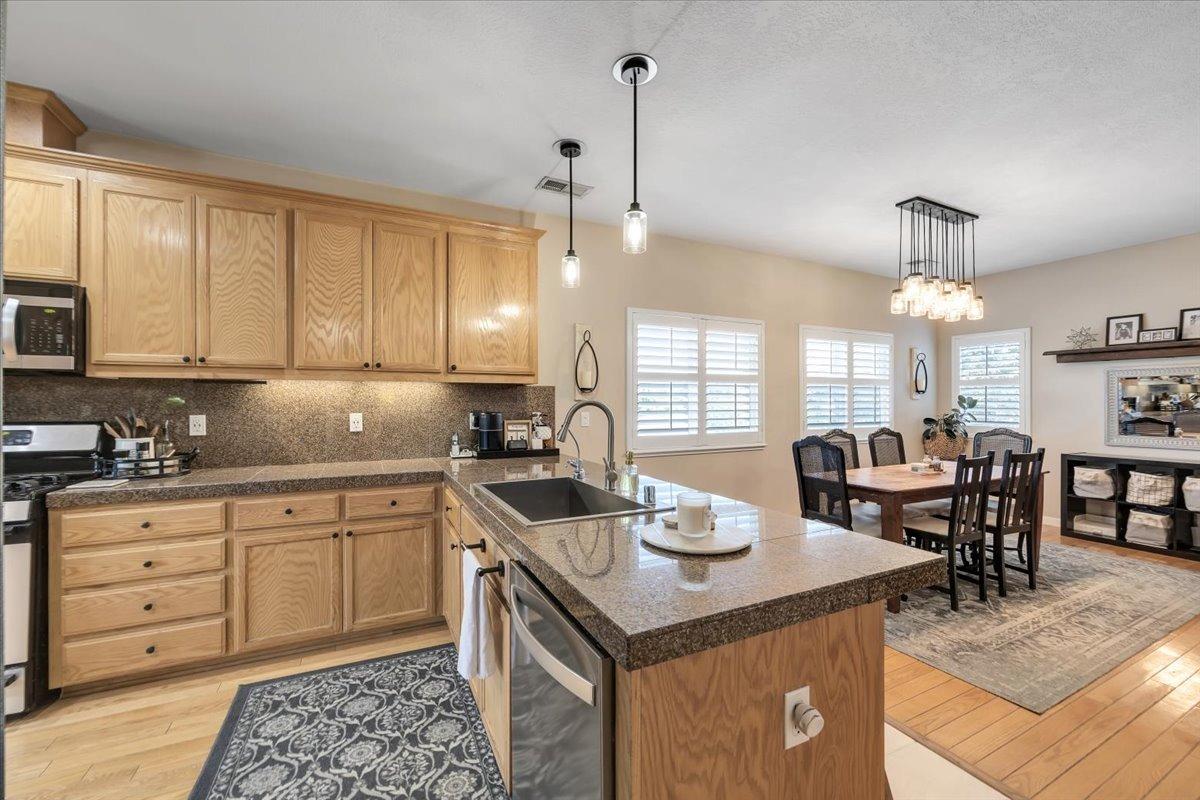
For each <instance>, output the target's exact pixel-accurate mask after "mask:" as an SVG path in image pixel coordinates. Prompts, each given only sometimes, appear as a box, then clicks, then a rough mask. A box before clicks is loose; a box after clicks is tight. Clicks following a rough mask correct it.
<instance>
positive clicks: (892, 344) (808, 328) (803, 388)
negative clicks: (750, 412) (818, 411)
mask: <svg viewBox="0 0 1200 800" xmlns="http://www.w3.org/2000/svg"><path fill="white" fill-rule="evenodd" d="M811 333H817V334H823V335H826V336H828V337H829V338H837V337H838V336H844V337H846V339H847V341H848V342H849V343H850V347H849V356H848V360H847V366H848V369H847V374H846V427H845V428H843V430H845V431H847V432H849V433H853V434H854V435H855V437H857V438H858V439H859V440H860V441H859V444H860V445H861V444H863V441H864V440H863V439H862V436H860V435H859V434H868V433H872V432H874V431H877V430H879V428H880V427H885V428H892V429H894V428H895V427H896V335H895V334H894V333H892V332H890V331H869V330H861V329H857V328H835V327H832V326H830V325H805V324H801V325H800V330H799V336H798V344H799V348H800V354H799V364H800V425H799V427H800V429H801V430H802V431H804V435H805V436H812V435H818V436H819V435H821V434H822V433H826V432H828V431H831V430H833V428H810V427H808V404H807V398H808V364H807V363H806V362H805V359H806V358H807V354H808V348H807V346H806V343H805V340H806V339H808V338H810V334H811ZM867 337H871V338H873V339H875V340H876V341H874V342H873V343H874V344H879V343H881V342H882V341H884V340H886V341H887V346H888V349H889V351H890V352H891V364H890V366H889V369H888V379H887V386H888V389H889V392H890V399H889V402H888V417H889V419H888V422H887V424H886V425H883V426H875V425H866V426H863V425H859V426H855V425H854V423H853V420H854V362H853V358H854V355H853V354H854V341H855V339H856V338H859V341H865V340H866V339H867ZM812 338H820V335H818V336H813V337H812ZM863 380H871V381H878V380H879V379H878V378H870V379H865V378H864V379H863Z"/></svg>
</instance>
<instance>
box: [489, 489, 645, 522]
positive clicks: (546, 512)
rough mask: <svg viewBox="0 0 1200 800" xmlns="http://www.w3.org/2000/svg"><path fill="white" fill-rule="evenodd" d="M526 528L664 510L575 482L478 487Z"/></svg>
mask: <svg viewBox="0 0 1200 800" xmlns="http://www.w3.org/2000/svg"><path fill="white" fill-rule="evenodd" d="M478 488H479V489H480V490H481V491H483V492H486V493H487V494H489V495H491V496H492V498H493V499H495V500H496V501H497V502H499V503H500V504H501V505H502V506H504V507H505V508H506V509H507V510H508V511H509V513H511V514H512V515H513V516H514V517H516V518H517V519H518V520H519V521H520V522H521V523H522V524H524V525H548V524H550V523H552V522H572V521H576V520H583V519H596V518H599V517H623V516H626V515H629V514H641V513H643V512H647V511H662V510H665V509H664V508H663V507H660V506H649V505H646V504H644V503H639V502H637V501H635V500H630V499H629V498H628V497H622V496H621V495H619V494H615V493H613V492H607V491H605V490H604V489H601V488H600V487H599V486H593V485H592V484H590V483H585V482H584V481H581V480H576V479H575V478H538V479H534V480H525V481H500V482H497V483H485V484H482V485H480V486H479V487H478Z"/></svg>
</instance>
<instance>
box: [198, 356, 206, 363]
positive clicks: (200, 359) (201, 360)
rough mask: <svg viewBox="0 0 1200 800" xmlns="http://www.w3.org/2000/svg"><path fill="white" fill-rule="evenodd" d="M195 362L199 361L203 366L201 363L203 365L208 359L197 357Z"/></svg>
mask: <svg viewBox="0 0 1200 800" xmlns="http://www.w3.org/2000/svg"><path fill="white" fill-rule="evenodd" d="M196 360H197V361H199V362H200V363H201V364H203V363H204V362H205V361H207V360H208V359H206V358H205V357H204V356H200V357H199V358H197V359H196Z"/></svg>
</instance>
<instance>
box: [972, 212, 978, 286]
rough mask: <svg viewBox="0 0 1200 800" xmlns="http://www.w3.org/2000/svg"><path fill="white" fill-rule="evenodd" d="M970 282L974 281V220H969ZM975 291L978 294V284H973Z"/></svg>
mask: <svg viewBox="0 0 1200 800" xmlns="http://www.w3.org/2000/svg"><path fill="white" fill-rule="evenodd" d="M971 282H972V283H975V220H971ZM975 293H976V294H979V285H978V284H975Z"/></svg>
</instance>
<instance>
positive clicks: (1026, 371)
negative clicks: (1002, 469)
mask: <svg viewBox="0 0 1200 800" xmlns="http://www.w3.org/2000/svg"><path fill="white" fill-rule="evenodd" d="M1030 333H1031V332H1030V329H1029V328H1009V329H1007V330H1002V331H980V332H979V333H959V334H956V335H954V336H951V337H950V397H951V398H952V399H953V402H955V403H957V401H958V396H959V395H960V394H962V391H961V390H960V389H959V368H958V353H959V350H960V349H961V348H962V346H963V345H975V344H985V343H988V342H996V341H998V340H1003V339H1010V338H1011V339H1015V340H1016V341H1017V342H1018V343H1019V344H1020V345H1021V367H1020V375H1019V376H1018V379H1019V381H1020V385H1021V388H1020V397H1021V421H1020V423H1019V424H1018V425H1017V427H1016V428H1015V430H1017V431H1020V432H1021V433H1026V434H1028V433H1031V432H1032V431H1033V405H1032V403H1031V402H1030V397H1031V396H1032V390H1031V386H1032V380H1033V373H1032V359H1031V357H1030V355H1031V354H1030V350H1031V345H1032V336H1031V335H1030ZM997 425H999V423H996V422H971V423H969V424H968V425H967V430H969V431H972V432H974V433H977V432H979V431H986V430H991V429H992V428H995V427H996V426H997Z"/></svg>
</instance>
